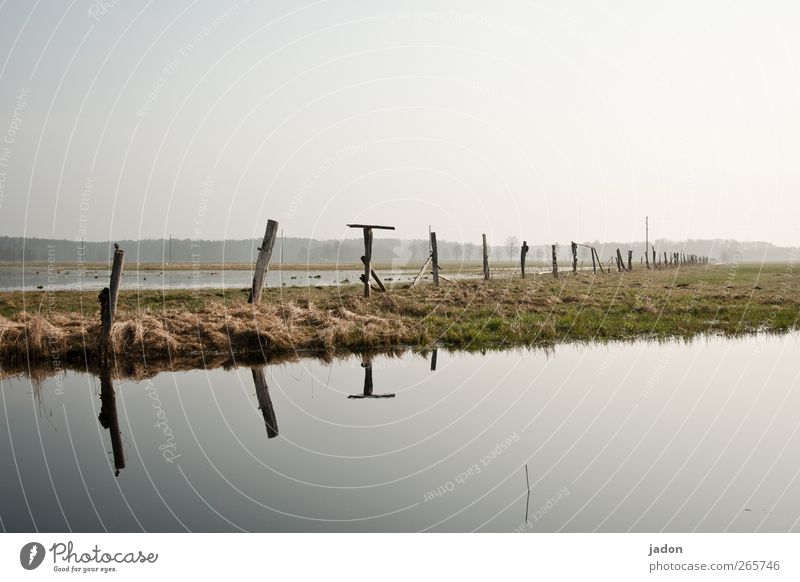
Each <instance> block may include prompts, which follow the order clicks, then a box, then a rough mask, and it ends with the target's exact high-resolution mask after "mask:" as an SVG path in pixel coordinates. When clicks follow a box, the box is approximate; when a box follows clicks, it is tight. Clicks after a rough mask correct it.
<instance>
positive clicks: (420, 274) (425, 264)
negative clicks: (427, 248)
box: [409, 255, 432, 289]
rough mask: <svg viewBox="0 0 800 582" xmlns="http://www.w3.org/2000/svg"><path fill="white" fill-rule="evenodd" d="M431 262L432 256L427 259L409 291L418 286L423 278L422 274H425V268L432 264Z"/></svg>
mask: <svg viewBox="0 0 800 582" xmlns="http://www.w3.org/2000/svg"><path fill="white" fill-rule="evenodd" d="M431 260H432V257H431V255H428V258H427V259H425V262H424V263H423V264H422V268H421V269H420V270H419V273H417V276H416V277H414V280H413V281H411V285H410V286H409V289H413V288H414V285H416V284H417V281H419V279H420V277H422V273H424V272H425V267H427V266H428V263H430V262H431Z"/></svg>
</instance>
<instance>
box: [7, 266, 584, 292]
mask: <svg viewBox="0 0 800 582" xmlns="http://www.w3.org/2000/svg"><path fill="white" fill-rule="evenodd" d="M420 266H421V265H420ZM420 266H417V267H413V268H410V269H401V268H397V269H384V270H382V271H380V272H379V276H380V277H381V279H382V280H383V281H384V283H385V284H386V286H387V287H389V288H391V287H392V286H393V285H395V284H397V283H409V282H411V281H413V280H414V277H416V275H417V271H418V269H419V267H420ZM589 269H591V268H589ZM583 270H585V269H583ZM512 271H513V269H508V268H505V269H503V270H499V269H498V270H495V271H493V272H494V273H495V276H501V277H503V276H508V275H509V274H510V273H511V272H512ZM529 272H530V273H531V274H550V271H541V270H539V271H536V270H535V269H533V268H531V269H530V271H529ZM363 273H364V271H363V270H356V269H335V268H332V269H318V270H307V271H299V270H291V271H290V270H287V271H279V270H270V271H268V272H267V286H268V287H308V286H312V287H330V286H333V285H346V284H348V283H359V284H360V282H359V276H360V275H362V274H363ZM442 275H444V276H445V277H447V278H448V279H457V280H468V279H481V278H482V277H483V275H482V274H481V273H479V272H476V271H475V270H474V269H473V270H463V271H462V270H460V269H459V268H458V267H456V268H455V269H448V270H446V271H442ZM110 276H111V270H110V269H90V270H86V271H81V270H80V269H78V268H71V269H70V268H58V269H51V270H50V271H48V269H47V267H46V266H45V267H42V266H36V267H25V268H24V269H23V268H22V267H0V291H21V290H25V291H34V290H37V289H51V290H54V291H59V290H74V291H79V290H84V291H99V290H100V289H102V288H103V287H108V284H109V279H110ZM422 280H423V281H431V280H432V276H431V275H430V270H428V274H425V275H423V276H422ZM252 283H253V273H252V271H248V270H240V269H229V270H227V271H226V270H219V269H217V270H209V269H197V270H193V269H181V270H177V269H176V270H168V271H154V270H141V271H137V270H136V269H135V268H128V269H126V270H125V271H124V272H123V274H122V289H249V288H250V286H251V285H252Z"/></svg>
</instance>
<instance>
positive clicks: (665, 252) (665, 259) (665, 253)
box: [664, 251, 667, 267]
mask: <svg viewBox="0 0 800 582" xmlns="http://www.w3.org/2000/svg"><path fill="white" fill-rule="evenodd" d="M666 266H667V251H664V267H666Z"/></svg>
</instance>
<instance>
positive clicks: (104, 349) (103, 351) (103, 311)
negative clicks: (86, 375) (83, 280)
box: [97, 287, 111, 365]
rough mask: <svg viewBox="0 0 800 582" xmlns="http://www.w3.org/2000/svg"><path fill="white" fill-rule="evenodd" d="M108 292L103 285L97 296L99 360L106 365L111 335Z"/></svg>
mask: <svg viewBox="0 0 800 582" xmlns="http://www.w3.org/2000/svg"><path fill="white" fill-rule="evenodd" d="M109 295H110V293H109V290H108V287H103V290H102V291H100V294H99V295H98V296H97V299H98V301H100V361H101V362H102V364H103V365H106V362H107V358H108V343H109V338H110V337H111V305H110V302H109V300H108V297H109Z"/></svg>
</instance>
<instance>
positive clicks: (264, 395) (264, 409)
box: [250, 366, 278, 439]
mask: <svg viewBox="0 0 800 582" xmlns="http://www.w3.org/2000/svg"><path fill="white" fill-rule="evenodd" d="M250 370H251V371H252V372H253V382H254V383H255V385H256V398H257V399H258V408H259V409H260V410H261V414H263V415H264V424H266V425H267V438H269V439H271V438H275V437H276V436H278V420H277V418H276V417H275V408H273V406H272V399H271V398H270V397H269V387H268V386H267V377H266V375H265V374H264V366H259V367H258V368H251V369H250Z"/></svg>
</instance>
